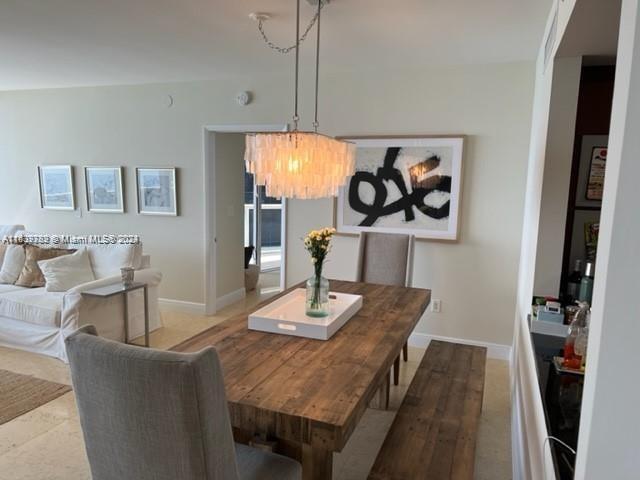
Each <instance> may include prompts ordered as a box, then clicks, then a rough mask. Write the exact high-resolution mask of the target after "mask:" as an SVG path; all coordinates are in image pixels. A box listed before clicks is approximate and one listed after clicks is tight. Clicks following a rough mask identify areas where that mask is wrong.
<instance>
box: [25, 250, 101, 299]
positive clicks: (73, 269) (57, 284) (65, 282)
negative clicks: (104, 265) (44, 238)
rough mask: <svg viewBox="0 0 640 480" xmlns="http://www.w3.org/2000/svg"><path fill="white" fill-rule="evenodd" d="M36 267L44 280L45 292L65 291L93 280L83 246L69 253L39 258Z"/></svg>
mask: <svg viewBox="0 0 640 480" xmlns="http://www.w3.org/2000/svg"><path fill="white" fill-rule="evenodd" d="M38 267H40V270H41V271H42V274H43V275H44V278H45V280H46V285H45V289H46V290H47V292H66V291H67V290H69V289H70V288H73V287H76V286H78V285H82V284H83V283H87V282H92V281H94V280H95V276H94V275H93V270H91V262H89V253H88V252H87V249H86V248H84V247H81V248H80V249H78V251H77V252H75V253H72V254H71V255H63V256H61V257H56V258H52V259H51V260H41V261H39V262H38Z"/></svg>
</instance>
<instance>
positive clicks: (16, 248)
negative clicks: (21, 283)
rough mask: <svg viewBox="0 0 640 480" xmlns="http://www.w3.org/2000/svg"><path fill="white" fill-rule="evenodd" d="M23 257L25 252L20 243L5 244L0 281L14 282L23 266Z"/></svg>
mask: <svg viewBox="0 0 640 480" xmlns="http://www.w3.org/2000/svg"><path fill="white" fill-rule="evenodd" d="M24 259H25V254H24V247H23V246H22V245H7V250H6V251H5V253H4V261H3V262H2V269H1V270H0V283H5V284H10V285H12V284H14V283H15V282H16V280H17V279H18V277H19V276H20V272H21V271H22V267H23V266H24Z"/></svg>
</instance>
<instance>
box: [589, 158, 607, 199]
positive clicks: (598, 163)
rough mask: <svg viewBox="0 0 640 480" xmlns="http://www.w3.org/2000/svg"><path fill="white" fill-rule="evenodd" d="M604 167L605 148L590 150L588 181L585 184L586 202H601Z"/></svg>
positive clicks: (605, 159) (605, 163)
mask: <svg viewBox="0 0 640 480" xmlns="http://www.w3.org/2000/svg"><path fill="white" fill-rule="evenodd" d="M606 166H607V147H602V146H600V147H593V148H592V149H591V165H590V166H589V181H588V183H587V195H586V197H587V200H600V201H602V192H603V190H604V171H605V168H606Z"/></svg>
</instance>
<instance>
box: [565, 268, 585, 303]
mask: <svg viewBox="0 0 640 480" xmlns="http://www.w3.org/2000/svg"><path fill="white" fill-rule="evenodd" d="M581 280H582V260H576V265H575V267H574V269H573V273H571V275H569V278H568V279H567V295H566V303H567V304H568V305H573V303H574V302H575V301H576V300H577V299H578V292H579V291H580V281H581Z"/></svg>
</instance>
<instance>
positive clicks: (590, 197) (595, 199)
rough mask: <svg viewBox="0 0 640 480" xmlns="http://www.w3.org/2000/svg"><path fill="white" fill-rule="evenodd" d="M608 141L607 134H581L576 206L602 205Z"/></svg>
mask: <svg viewBox="0 0 640 480" xmlns="http://www.w3.org/2000/svg"><path fill="white" fill-rule="evenodd" d="M608 143H609V136H608V135H583V136H582V138H581V143H580V164H579V166H578V184H577V188H576V204H575V206H576V207H591V208H598V207H600V206H601V205H602V193H603V191H604V176H605V170H606V166H607V145H608Z"/></svg>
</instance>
